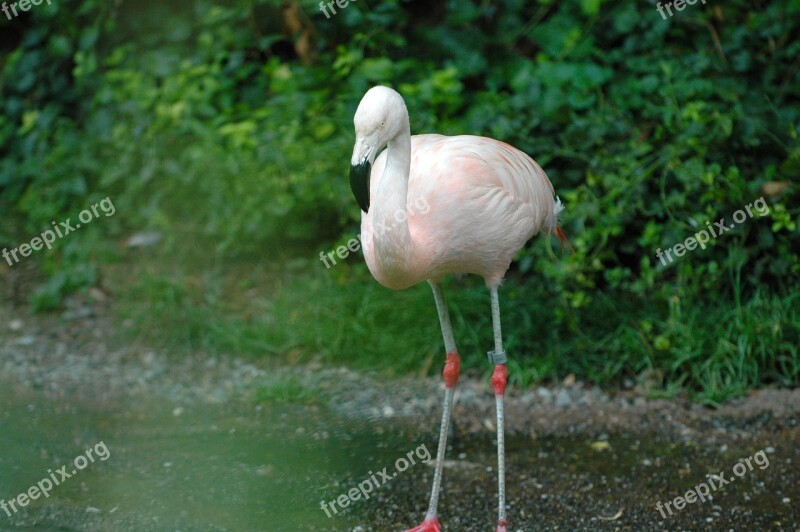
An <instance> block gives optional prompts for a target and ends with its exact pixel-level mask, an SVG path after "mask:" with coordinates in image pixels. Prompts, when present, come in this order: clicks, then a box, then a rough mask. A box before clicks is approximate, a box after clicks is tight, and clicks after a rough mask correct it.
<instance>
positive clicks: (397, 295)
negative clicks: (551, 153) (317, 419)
mask: <svg viewBox="0 0 800 532" xmlns="http://www.w3.org/2000/svg"><path fill="white" fill-rule="evenodd" d="M154 260H156V261H157V260H158V259H154ZM156 264H163V262H156ZM281 264H282V265H281V266H280V267H278V266H277V265H275V266H269V265H264V264H262V263H256V262H248V261H240V262H235V263H230V264H216V265H215V266H214V267H209V266H208V265H203V264H197V265H195V266H194V267H195V268H197V270H198V272H202V273H197V274H193V273H191V272H186V271H181V270H175V271H172V272H163V271H161V272H160V271H158V270H153V269H152V268H151V267H150V266H149V265H147V264H144V265H140V267H139V271H138V272H137V273H136V274H135V275H134V276H133V281H132V282H131V283H130V284H129V285H128V287H127V288H126V289H124V290H122V291H121V293H120V296H121V297H120V298H119V299H120V301H119V303H120V304H119V305H118V309H119V310H120V317H121V318H123V319H129V320H132V321H133V323H134V327H132V328H131V330H133V331H135V332H134V335H135V338H136V340H138V341H142V342H146V343H149V344H153V345H160V346H163V347H166V348H168V349H170V350H172V351H174V352H176V353H180V352H194V351H206V352H210V353H215V354H229V355H239V356H245V357H252V358H262V357H269V358H271V359H276V360H279V361H281V362H288V363H296V362H302V361H310V360H318V361H322V362H325V363H329V364H341V365H346V366H349V367H352V368H356V369H371V370H378V371H382V372H384V373H386V374H387V375H392V374H434V373H438V372H439V371H440V369H441V361H442V358H443V353H442V350H443V347H442V340H441V333H440V330H439V325H438V320H437V317H436V310H435V305H434V303H433V297H432V295H431V293H430V289H429V288H428V287H427V286H426V285H424V284H422V285H419V286H416V287H413V288H411V289H408V290H403V291H391V290H388V289H385V288H383V287H382V286H380V285H379V284H378V283H377V282H376V281H374V280H373V279H372V278H371V276H370V275H369V272H368V271H367V270H366V268H365V267H364V265H363V264H361V263H356V262H355V260H353V262H352V263H350V262H348V263H345V264H340V265H337V266H336V267H335V268H333V269H332V270H330V271H328V270H326V269H325V268H324V267H322V266H321V265H320V264H319V263H317V262H315V261H304V260H297V259H294V260H287V261H283V262H282V263H281ZM134 270H136V268H134ZM125 271H126V274H128V272H129V271H130V268H129V267H128V266H126V267H125ZM128 278H130V276H128ZM537 281H538V279H536V277H535V276H528V277H512V278H511V279H509V280H508V281H507V282H506V283H505V284H504V285H503V287H502V288H501V312H502V316H503V333H504V343H505V346H506V349H507V351H508V353H509V355H510V361H509V366H510V376H511V380H512V382H513V383H514V384H516V385H519V386H527V385H530V384H532V383H539V382H547V381H555V380H558V379H561V378H563V377H564V376H566V375H567V374H570V373H573V374H575V375H576V376H578V377H579V378H581V379H584V380H589V381H593V382H596V383H598V384H600V385H603V386H618V385H619V384H620V383H621V381H622V380H623V379H635V380H639V381H641V380H642V376H643V375H645V376H646V378H647V379H648V386H647V389H648V390H649V391H650V393H651V395H654V396H670V395H675V394H676V393H679V392H680V391H681V390H686V391H688V392H689V393H690V394H691V395H692V396H693V397H694V398H695V399H697V400H699V401H701V402H704V403H708V404H718V403H720V402H722V401H724V400H726V399H728V398H730V397H734V396H737V395H741V394H744V393H746V392H747V391H748V390H750V389H752V388H753V387H755V386H758V385H763V384H773V383H774V384H778V385H781V386H795V385H797V384H798V382H800V356H798V348H797V346H798V345H800V338H799V337H798V331H800V312H799V311H798V308H800V305H798V297H800V295H798V294H790V295H787V296H779V295H775V294H764V293H760V292H759V293H756V294H755V295H753V296H752V297H750V298H749V299H745V300H741V298H740V302H739V303H738V304H737V303H736V301H735V300H734V299H733V298H731V300H730V301H726V300H725V299H723V298H717V299H715V300H712V299H710V298H703V299H697V298H696V299H694V300H691V299H690V298H684V299H682V298H681V297H679V296H677V295H676V296H675V297H673V298H672V300H671V301H672V303H671V304H670V305H669V306H668V307H667V308H659V307H654V306H652V305H650V304H648V301H646V300H644V299H637V298H634V297H632V296H631V295H630V294H623V293H613V292H607V293H603V292H598V293H597V294H596V295H595V297H593V298H592V300H591V302H589V303H588V304H587V305H586V306H583V307H581V308H573V306H572V305H571V304H570V301H567V300H566V299H565V298H564V296H561V295H559V294H555V293H548V292H547V289H546V288H543V287H542V283H539V282H537ZM445 292H446V295H447V297H448V304H449V307H450V312H451V316H452V321H453V326H454V331H455V335H456V340H457V343H458V345H459V351H460V353H461V355H462V358H463V368H464V369H465V370H466V371H469V372H471V373H473V374H475V375H479V376H482V377H485V378H488V376H489V374H490V372H491V367H490V366H489V364H488V362H487V361H486V358H485V351H486V350H487V349H489V348H491V347H492V327H491V315H490V310H489V296H488V293H487V290H486V289H485V287H484V286H483V283H482V280H481V279H479V278H477V277H474V276H468V277H465V278H462V279H452V280H450V281H449V282H448V283H447V285H446V287H445ZM282 386H285V387H286V388H285V389H282V388H280V387H278V388H276V389H275V390H273V391H264V392H263V394H265V395H264V397H265V398H269V397H277V398H283V397H295V396H300V397H304V392H303V391H302V390H301V389H300V388H299V386H300V385H299V383H296V382H294V383H293V382H289V383H287V384H285V385H282ZM265 400H267V399H265Z"/></svg>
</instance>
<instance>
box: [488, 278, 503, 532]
mask: <svg viewBox="0 0 800 532" xmlns="http://www.w3.org/2000/svg"><path fill="white" fill-rule="evenodd" d="M489 292H490V293H491V298H492V324H493V326H494V351H492V352H490V353H489V359H490V360H491V361H492V362H493V363H494V365H495V366H494V372H493V373H492V387H493V388H494V400H495V405H496V407H497V505H498V506H497V532H506V527H507V526H508V522H507V521H506V454H505V418H504V416H503V397H504V396H505V393H506V382H507V380H508V367H507V366H506V353H505V351H503V335H502V332H501V330H500V301H499V299H498V297H497V287H489Z"/></svg>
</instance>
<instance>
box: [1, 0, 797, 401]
mask: <svg viewBox="0 0 800 532" xmlns="http://www.w3.org/2000/svg"><path fill="white" fill-rule="evenodd" d="M298 5H299V6H300V7H302V11H298V10H293V6H294V7H296V6H298ZM287 6H288V8H287ZM798 15H800V2H797V1H796V0H781V1H773V2H766V1H758V2H745V1H744V0H732V1H731V2H727V3H725V4H724V5H722V4H719V3H716V4H714V5H712V4H710V3H709V4H708V5H700V4H697V5H695V6H689V7H688V8H687V9H686V10H685V11H683V12H681V13H676V15H675V16H673V17H671V18H670V19H668V20H663V19H662V18H661V16H660V15H659V14H658V12H657V11H656V9H655V8H654V6H653V5H651V4H649V3H647V2H623V1H622V0H567V1H564V2H554V1H552V0H540V1H537V2H524V1H522V0H502V1H499V2H493V3H486V2H470V1H463V0H459V1H456V0H449V1H443V0H435V1H422V0H382V1H380V2H370V3H369V4H367V3H366V2H365V1H361V2H358V3H352V4H351V5H350V6H348V7H347V8H346V9H343V10H340V11H339V12H338V13H337V14H336V15H333V16H331V17H330V18H326V17H325V15H324V14H322V13H321V12H320V11H319V8H318V2H315V1H314V0H303V1H301V2H299V4H298V3H296V2H285V3H278V2H270V1H265V0H237V1H228V2H210V1H203V0H198V1H195V2H189V1H183V2H176V3H169V4H165V3H163V2H153V1H146V2H137V3H136V4H135V5H134V4H133V3H129V2H117V3H108V2H99V1H97V0H81V1H80V2H78V3H77V5H76V6H71V7H70V8H67V7H65V6H64V5H63V4H56V3H54V4H53V5H52V6H46V7H45V6H41V7H38V8H35V9H33V10H31V11H30V12H29V13H26V14H24V15H23V16H21V17H19V18H17V19H14V20H11V21H6V20H2V17H0V29H2V30H3V35H4V37H3V40H2V43H0V50H2V54H3V55H2V69H3V70H2V80H3V81H2V85H1V90H2V100H0V101H1V102H2V103H1V104H0V105H2V106H3V107H4V113H3V115H2V117H0V152H2V161H0V207H1V208H2V214H0V216H2V217H3V223H2V225H0V244H2V245H16V244H14V243H16V242H20V241H22V240H23V239H24V238H26V235H28V234H37V233H38V232H40V231H41V228H42V227H43V226H46V225H47V224H49V223H50V221H51V220H59V219H64V218H66V217H68V216H69V215H70V214H73V213H74V212H77V210H80V209H82V208H84V206H85V205H86V204H87V203H88V202H89V201H92V200H96V199H98V198H101V197H105V196H111V197H113V198H114V199H115V204H116V205H117V208H118V211H119V213H120V215H118V216H117V217H115V218H113V219H111V220H109V221H108V222H107V223H104V224H98V226H96V227H93V228H91V233H90V235H91V236H88V237H87V238H85V239H83V238H82V239H80V240H78V239H72V240H65V241H64V242H63V243H59V247H58V250H57V251H56V252H53V253H47V254H41V256H40V257H39V258H40V259H41V260H42V261H44V263H45V266H46V269H47V271H49V272H51V273H52V274H53V277H52V278H51V282H50V284H49V285H48V286H47V288H46V290H45V292H43V293H42V294H40V296H39V298H38V299H37V302H38V303H39V304H40V305H41V306H52V305H55V304H56V303H57V302H58V297H59V296H60V295H61V294H63V293H65V292H67V291H70V290H74V289H75V288H77V287H80V286H85V285H86V284H90V283H92V282H95V280H96V278H97V275H96V272H95V270H96V267H97V266H98V265H99V264H102V263H104V262H107V261H108V260H109V255H108V254H107V253H106V252H105V251H108V250H113V249H114V248H113V246H111V245H110V244H111V241H110V239H109V238H108V236H112V237H113V236H121V235H122V234H123V233H124V232H129V231H132V230H134V229H140V228H150V229H158V230H160V231H161V232H162V233H164V234H165V235H166V237H167V238H166V240H167V242H166V245H167V247H168V248H169V249H177V248H180V247H183V246H186V245H187V243H189V242H194V245H197V246H199V247H202V248H204V249H208V250H211V253H213V254H215V256H220V257H232V256H244V255H246V256H249V257H254V258H261V257H265V256H266V253H270V254H274V250H275V249H276V248H278V247H281V248H286V247H290V246H293V249H295V250H297V249H300V250H302V253H301V256H307V255H308V249H309V247H312V248H313V249H317V248H318V247H319V246H328V245H330V244H331V243H335V242H336V241H337V239H340V240H341V239H347V238H349V237H350V235H352V234H353V233H354V232H355V231H356V230H357V223H358V220H357V216H358V209H357V208H356V207H355V205H354V203H353V202H352V200H351V198H350V196H349V190H348V188H347V180H346V178H345V174H346V168H347V162H348V160H349V155H350V149H351V143H352V135H353V134H352V115H353V112H354V110H355V107H356V105H357V103H358V101H359V99H360V97H361V95H362V94H363V93H364V91H365V90H366V89H367V88H368V87H369V86H371V85H374V84H377V83H383V84H389V85H392V86H394V87H396V88H397V89H398V90H400V92H401V93H402V94H403V95H404V97H405V98H406V103H407V105H408V108H409V110H410V112H411V122H412V131H413V132H432V131H437V132H442V133H446V134H455V133H470V134H480V135H487V136H492V137H496V138H499V139H502V140H505V141H507V142H509V143H511V144H514V145H516V146H518V147H520V148H521V149H523V150H525V151H526V152H528V153H529V154H531V155H532V156H534V157H535V158H536V159H537V160H538V161H539V163H540V164H541V165H542V166H543V167H544V168H545V169H546V170H547V172H548V174H549V176H550V178H551V180H552V181H553V183H554V185H555V187H556V190H557V193H558V194H559V195H560V196H561V197H562V199H564V200H565V202H566V204H567V207H568V208H567V213H566V216H565V220H564V225H565V228H566V230H567V233H568V234H569V235H570V238H571V241H572V244H573V246H574V248H575V253H574V254H573V255H571V256H570V257H569V258H567V259H564V260H560V261H554V260H553V258H552V256H551V255H550V254H549V253H548V247H547V246H541V245H534V246H531V247H529V248H527V249H526V250H524V252H523V253H522V255H521V257H520V258H521V260H520V262H519V270H520V272H519V274H516V275H518V276H520V278H519V280H518V281H515V283H514V284H515V285H518V286H519V287H520V289H521V290H524V291H525V293H526V294H530V297H531V298H535V299H537V300H540V301H541V300H551V301H554V302H555V304H554V305H553V306H552V308H551V309H550V311H551V313H552V315H553V318H552V320H553V321H552V327H551V329H552V331H554V333H553V334H556V335H557V338H553V341H554V342H559V341H560V342H563V341H564V340H563V338H564V337H566V336H570V335H572V336H575V337H577V338H583V340H581V342H582V343H581V344H580V345H582V346H583V353H584V355H583V358H580V357H581V354H580V353H572V354H569V353H566V352H564V353H561V354H560V355H557V356H556V355H554V357H555V358H552V359H551V361H550V362H548V364H547V368H549V369H545V368H544V366H543V367H540V368H539V369H538V370H537V373H536V374H535V375H533V377H532V378H537V379H538V378H544V377H547V376H553V375H559V374H563V373H564V372H566V371H576V372H578V373H580V374H582V375H584V376H589V377H590V378H595V379H597V380H604V379H613V378H619V377H622V376H626V375H630V376H635V375H638V374H640V373H641V372H642V371H645V370H647V371H657V372H661V373H663V375H664V378H665V379H666V381H668V382H672V383H675V382H677V383H681V384H684V385H686V386H688V387H690V388H698V389H705V390H706V391H707V392H708V398H709V400H716V399H718V398H721V397H725V396H726V395H728V394H730V393H738V391H739V390H740V388H741V386H745V387H747V386H752V385H754V384H756V383H758V382H772V381H779V382H781V383H784V384H787V383H788V384H790V383H795V384H796V383H797V381H798V378H800V377H799V376H798V375H799V374H798V369H797V353H796V348H792V347H791V341H789V340H790V339H791V338H792V336H791V333H790V332H789V331H788V330H787V328H786V327H785V326H784V325H782V323H783V324H785V323H787V322H788V323H796V311H795V310H793V308H792V307H791V306H787V305H790V303H796V301H795V299H793V296H792V295H791V294H793V293H796V292H797V289H798V279H799V278H800V261H798V249H800V246H799V245H798V231H797V214H798V208H797V204H798V202H797V198H798V192H797V186H796V176H797V172H798V170H800V116H798V112H799V111H798V107H797V105H796V102H797V101H798V98H800V83H798V77H797V76H798V63H797V60H796V58H797V57H798V52H800V41H799V40H798V39H797V35H798V30H800V17H798ZM762 196H763V197H765V198H766V200H767V202H768V204H769V207H770V212H769V214H768V216H767V217H765V218H761V219H758V218H756V219H753V220H750V221H748V222H746V223H744V224H741V225H739V226H738V227H737V228H736V229H735V230H733V231H731V232H729V233H726V234H725V235H723V236H720V237H719V238H717V239H715V240H713V241H712V242H711V244H710V246H709V247H708V248H707V249H704V250H695V251H694V252H692V253H691V254H690V255H689V256H686V257H683V258H682V259H680V260H678V261H676V262H674V263H671V264H668V265H666V266H665V265H664V264H662V263H660V262H659V260H658V259H657V258H656V251H657V250H658V249H666V248H669V247H671V246H673V245H674V244H677V243H680V242H683V241H684V239H685V238H686V237H688V236H691V235H692V234H693V233H694V232H696V231H697V230H698V228H703V227H705V225H706V221H710V222H712V223H713V221H715V220H718V219H719V218H720V217H723V216H726V217H730V215H731V213H733V212H734V211H736V210H738V209H741V208H743V207H744V206H745V205H747V204H749V203H752V202H753V201H755V200H756V199H758V198H759V197H762ZM104 250H105V251H104ZM112 256H113V255H112ZM312 262H313V259H312ZM313 267H316V266H313ZM529 272H530V273H532V274H533V275H530V276H528V275H527V274H528V273H529ZM512 291H513V290H512ZM710 295H713V300H712V298H710V297H709V296H710ZM623 301H624V304H622V302H623ZM512 306H513V303H512ZM676 308H682V309H684V312H683V313H682V314H680V315H676V313H675V312H676V310H675V309H676ZM614 309H619V311H618V312H615V311H614ZM623 309H624V310H623ZM771 309H773V310H774V309H782V310H780V311H777V310H775V311H774V312H772V311H771ZM600 312H602V313H605V316H606V317H608V316H613V317H614V318H615V319H616V318H618V319H621V320H625V322H624V323H619V324H617V328H616V329H615V330H614V331H613V333H610V332H609V326H608V325H609V324H608V321H607V320H605V322H603V320H601V321H600V322H599V323H598V322H597V320H596V318H594V316H595V315H596V314H597V313H600ZM751 312H752V313H753V315H752V316H751V315H750V313H751ZM775 313H777V314H775ZM723 315H724V316H727V317H730V318H732V321H731V322H730V323H731V325H730V330H722V329H718V328H716V327H714V328H713V330H715V331H717V330H718V331H719V332H720V334H722V335H723V336H724V337H725V340H724V341H723V340H722V339H720V342H721V343H718V344H714V343H713V339H711V338H706V337H703V334H702V332H700V331H702V330H703V328H704V327H707V325H704V317H705V319H713V318H714V317H716V318H719V316H723ZM772 320H777V321H775V322H773V321H772ZM793 320H794V321H793ZM768 323H773V325H775V324H777V325H775V326H776V327H777V328H778V330H779V331H780V334H777V336H775V335H773V336H774V337H773V339H772V340H770V341H769V342H767V343H766V344H765V343H764V338H763V334H765V333H764V331H765V330H772V329H770V328H769V327H768V326H767V324H768ZM682 324H683V325H682ZM517 325H518V326H519V327H521V328H522V330H521V331H520V333H519V334H520V336H519V338H518V341H519V342H521V343H522V345H525V343H526V342H531V341H534V340H533V339H535V338H537V336H540V335H537V331H538V332H541V331H540V326H538V325H536V324H533V323H529V324H525V323H519V324H517ZM684 326H686V327H689V328H688V329H686V328H684ZM773 328H774V327H773ZM608 334H613V338H612V337H609V336H607V335H608ZM587 339H588V340H587ZM601 339H602V340H601ZM510 341H511V342H512V343H513V342H514V341H515V339H514V337H513V336H512V337H511V338H510ZM587 342H588V343H587ZM794 345H795V346H796V345H797V344H796V342H795V343H794ZM793 349H794V350H793ZM562 355H563V357H565V358H564V360H565V361H566V362H564V363H563V364H562V363H560V362H558V360H559V358H558V357H559V356H562ZM737 357H738V358H737ZM734 359H735V360H740V361H741V360H744V361H745V362H743V364H744V365H742V364H739V365H738V366H737V367H736V368H733V367H732V366H730V365H729V364H727V362H726V361H730V360H734ZM717 362H720V363H717ZM744 366H747V368H749V369H747V370H746V371H745V369H743V368H744ZM703 368H705V369H703ZM708 368H712V370H708ZM707 370H708V371H707ZM709 371H711V373H712V374H709ZM744 373H747V374H746V375H745V374H744ZM731 379H732V380H731ZM712 381H713V382H715V383H720V382H723V383H724V382H728V381H731V382H732V383H733V384H731V385H730V386H728V385H727V384H726V385H719V386H718V385H717V384H714V388H713V390H712V391H709V390H710V388H709V386H711V385H710V384H709V383H710V382H712ZM740 385H741V386H740ZM720 390H721V391H720Z"/></svg>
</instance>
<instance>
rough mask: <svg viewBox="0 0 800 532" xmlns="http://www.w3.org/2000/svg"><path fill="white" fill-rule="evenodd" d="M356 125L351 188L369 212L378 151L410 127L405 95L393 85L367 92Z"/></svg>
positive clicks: (360, 106) (359, 202) (358, 111)
mask: <svg viewBox="0 0 800 532" xmlns="http://www.w3.org/2000/svg"><path fill="white" fill-rule="evenodd" d="M353 124H354V125H355V128H356V144H355V147H354V148H353V158H352V159H351V160H350V188H351V189H352V191H353V195H354V196H355V197H356V201H358V204H359V205H360V206H361V210H362V211H364V212H369V178H370V173H371V172H372V163H373V162H374V161H375V157H376V156H377V155H378V152H379V151H380V150H381V149H382V148H383V147H384V146H386V145H387V144H388V143H389V142H390V141H391V140H392V139H393V138H395V137H396V136H397V135H399V134H400V133H402V132H403V125H404V124H406V128H407V127H408V126H407V124H408V111H407V110H406V104H405V102H404V101H403V97H402V96H400V94H398V93H397V92H396V91H394V90H392V89H390V88H389V87H383V86H380V85H379V86H377V87H373V88H371V89H370V90H368V91H367V93H366V94H365V95H364V97H363V98H361V103H359V104H358V110H356V114H355V117H354V118H353Z"/></svg>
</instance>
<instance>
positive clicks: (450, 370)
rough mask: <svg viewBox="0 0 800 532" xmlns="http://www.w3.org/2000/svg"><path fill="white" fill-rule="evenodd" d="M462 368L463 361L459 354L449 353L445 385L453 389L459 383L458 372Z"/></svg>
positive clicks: (443, 373)
mask: <svg viewBox="0 0 800 532" xmlns="http://www.w3.org/2000/svg"><path fill="white" fill-rule="evenodd" d="M460 368H461V359H460V358H459V357H458V353H447V362H445V363H444V371H442V375H443V376H444V385H445V386H446V387H447V388H452V387H454V386H455V385H456V383H457V382H458V370H459V369H460Z"/></svg>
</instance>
